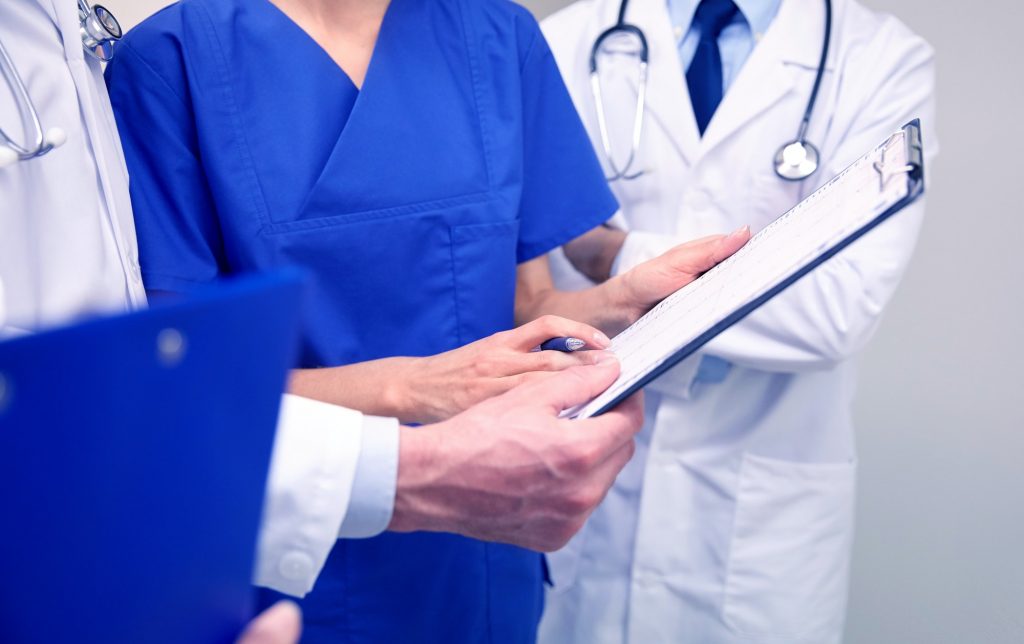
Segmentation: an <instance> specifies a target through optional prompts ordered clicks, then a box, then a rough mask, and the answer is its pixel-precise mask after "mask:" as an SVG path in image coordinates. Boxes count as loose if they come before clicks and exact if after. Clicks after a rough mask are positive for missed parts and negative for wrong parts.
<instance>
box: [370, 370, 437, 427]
mask: <svg viewBox="0 0 1024 644" xmlns="http://www.w3.org/2000/svg"><path fill="white" fill-rule="evenodd" d="M423 360H425V358H389V359H387V362H388V368H387V369H386V370H384V374H385V376H386V377H385V378H383V379H382V380H381V381H380V382H379V383H378V386H379V391H380V392H381V393H380V396H381V400H382V402H383V404H384V408H385V409H386V410H387V413H384V414H378V415H382V416H393V417H395V418H398V419H399V420H400V421H401V422H403V423H410V422H421V421H422V418H419V416H421V414H420V413H419V411H420V405H419V402H418V401H417V394H418V392H419V389H418V388H417V387H414V386H413V384H412V383H414V382H417V381H422V379H421V378H418V377H417V373H418V372H419V371H420V366H421V365H420V363H421V362H422V361H423Z"/></svg>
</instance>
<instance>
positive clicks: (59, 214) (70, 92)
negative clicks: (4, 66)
mask: <svg viewBox="0 0 1024 644" xmlns="http://www.w3.org/2000/svg"><path fill="white" fill-rule="evenodd" d="M0 41H2V42H3V44H4V46H5V47H6V48H7V51H8V53H9V54H10V55H11V57H12V58H13V59H14V62H15V65H16V66H17V68H18V72H19V74H20V75H21V77H22V79H23V80H24V82H25V84H26V85H27V87H28V92H29V94H30V95H31V97H32V99H33V101H34V103H35V105H36V107H37V109H38V110H39V112H40V114H41V117H42V121H43V125H44V128H50V127H54V126H59V127H61V128H63V129H64V130H65V131H66V133H67V135H68V136H67V143H65V144H64V145H63V146H62V147H60V148H58V149H56V150H54V151H52V152H51V153H49V154H48V155H46V156H45V157H42V158H39V159H33V160H31V161H27V162H21V163H16V164H15V165H13V166H11V167H7V168H0V338H3V337H5V336H12V335H17V334H20V333H25V332H29V331H32V330H37V329H40V328H44V327H47V326H52V325H55V324H61V323H66V322H69V321H73V320H75V319H80V318H82V317H85V316H88V315H96V314H98V313H110V312H123V311H127V310H130V309H133V308H135V307H139V306H143V305H144V304H145V291H144V290H143V286H142V280H141V277H140V272H139V264H138V251H137V246H136V242H135V227H134V223H133V219H132V210H131V203H130V201H129V195H128V175H127V170H126V168H125V164H124V159H123V155H122V151H121V145H120V141H119V139H118V137H117V129H116V126H115V123H114V116H113V112H112V111H111V108H110V103H109V100H108V98H107V93H106V87H105V86H104V83H103V76H102V70H101V68H100V65H99V64H98V63H97V62H96V61H94V60H92V59H91V58H88V59H87V58H86V57H85V55H84V51H83V48H82V41H81V37H80V35H79V22H78V10H77V6H76V2H75V1H74V0H2V2H0ZM21 119H22V115H21V113H20V112H19V111H18V110H17V109H16V104H15V102H14V101H13V100H12V98H11V93H10V92H9V90H8V88H7V86H6V83H3V82H0V127H3V128H4V130H5V131H6V132H8V133H9V134H10V135H12V136H13V137H15V138H17V137H19V136H21V135H22V130H21V128H20V126H19V124H20V123H21ZM25 139H27V136H26V137H25ZM362 426H363V417H362V415H361V414H359V413H357V412H353V411H350V410H345V409H341V408H338V407H334V406H331V405H326V404H323V403H319V402H315V401H310V400H304V399H299V398H295V397H291V396H286V397H285V401H284V404H283V406H282V415H281V420H280V423H279V427H278V434H277V438H276V441H275V448H274V453H273V457H272V463H271V471H270V479H269V483H268V490H267V501H266V508H265V511H264V517H263V525H262V529H261V535H260V543H259V549H258V557H257V570H256V578H255V582H256V583H257V584H259V585H264V586H269V587H272V588H275V589H277V590H280V591H282V592H286V593H289V594H292V595H303V594H305V593H306V592H308V591H309V590H310V589H311V588H312V586H313V583H314V581H315V580H316V577H317V575H318V574H319V571H320V569H321V568H322V566H323V564H324V561H325V560H326V558H327V555H328V553H329V552H330V548H331V547H332V546H333V545H334V542H335V541H336V540H337V538H338V531H339V526H340V525H341V523H342V517H343V516H344V514H345V511H346V508H347V507H348V503H349V497H350V493H351V487H352V481H353V476H354V473H355V469H356V460H357V457H358V454H359V448H360V430H361V428H362Z"/></svg>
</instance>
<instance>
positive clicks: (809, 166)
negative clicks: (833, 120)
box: [775, 141, 821, 181]
mask: <svg viewBox="0 0 1024 644" xmlns="http://www.w3.org/2000/svg"><path fill="white" fill-rule="evenodd" d="M820 158H821V155H820V154H819V153H818V148H816V147H814V146H813V145H811V144H810V143H808V142H807V141H793V142H792V143H787V144H786V145H784V146H782V147H781V148H779V151H778V152H777V153H776V154H775V174H777V175H779V177H781V178H782V179H785V180H786V181H803V180H804V179H806V178H807V177H809V176H811V175H812V174H814V173H815V172H817V171H818V165H819V159H820Z"/></svg>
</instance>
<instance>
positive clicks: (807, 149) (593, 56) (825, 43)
mask: <svg viewBox="0 0 1024 644" xmlns="http://www.w3.org/2000/svg"><path fill="white" fill-rule="evenodd" d="M628 6H629V0H622V2H621V3H620V4H619V13H618V17H617V19H616V21H615V24H614V25H612V26H611V27H609V28H608V29H605V30H604V31H603V32H601V34H600V35H599V36H598V37H597V38H596V39H595V40H594V44H593V46H591V48H590V61H589V62H590V65H589V67H590V88H591V93H592V94H593V98H594V103H595V107H596V112H597V125H598V130H599V134H600V138H601V146H602V147H603V148H604V153H605V159H606V161H607V163H608V166H609V167H610V169H611V171H612V176H610V177H606V179H607V180H608V181H609V182H613V181H618V180H620V179H622V180H632V179H636V178H637V177H639V176H641V175H642V174H643V171H642V170H641V171H639V172H630V170H631V168H632V167H633V164H634V163H635V162H636V160H637V158H638V156H639V151H640V142H641V135H642V132H643V123H644V112H645V111H646V94H647V80H648V77H647V74H648V64H649V60H650V49H649V47H648V43H647V37H646V35H645V34H644V32H643V30H642V29H640V28H639V27H637V26H636V25H632V24H629V23H627V22H626V10H627V8H628ZM616 34H629V35H631V36H633V37H635V38H636V39H637V40H638V41H639V42H640V51H639V59H640V69H639V72H638V75H639V83H638V87H637V105H636V108H635V109H636V112H635V114H634V117H633V136H632V138H631V141H630V151H629V156H628V157H627V159H626V162H625V164H623V166H622V167H621V168H620V167H619V166H618V164H617V163H616V161H615V157H614V155H613V154H612V146H611V136H610V134H609V129H608V121H607V116H606V114H605V109H604V97H603V93H602V87H601V78H600V73H599V69H598V55H599V54H600V51H601V47H602V45H604V43H605V41H606V40H608V39H609V38H611V37H612V36H614V35H616ZM831 42H832V0H825V34H824V36H823V38H822V47H821V58H820V60H819V62H818V69H817V72H816V73H815V76H814V85H813V86H812V88H811V93H810V96H809V97H808V99H807V106H806V107H805V108H804V113H803V116H802V118H801V119H800V126H799V128H798V129H797V136H796V139H795V140H793V141H791V142H789V143H786V144H784V145H783V146H782V147H781V148H780V149H779V153H778V154H777V155H776V167H775V172H776V174H777V175H778V176H779V178H781V179H784V180H786V181H803V180H804V179H806V178H808V177H810V176H811V175H813V174H814V173H815V172H817V170H818V166H819V158H820V155H819V153H818V150H817V148H815V147H814V145H812V144H811V143H810V142H809V141H808V140H807V131H808V129H809V128H810V125H811V119H812V118H813V116H814V108H815V105H816V104H817V101H818V94H819V92H820V90H821V84H822V80H823V79H824V76H825V65H826V63H827V61H828V55H829V50H830V47H831ZM794 147H795V148H798V151H802V152H803V160H802V162H801V163H800V164H798V165H794V166H792V167H791V168H783V167H782V166H781V165H780V161H779V160H780V159H783V158H784V156H785V155H784V154H783V153H784V151H786V150H787V149H790V148H794ZM784 170H788V171H789V174H788V176H787V174H785V173H784Z"/></svg>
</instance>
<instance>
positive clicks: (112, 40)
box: [78, 0, 124, 62]
mask: <svg viewBox="0 0 1024 644" xmlns="http://www.w3.org/2000/svg"><path fill="white" fill-rule="evenodd" d="M78 14H79V17H80V18H81V20H82V45H83V46H84V47H85V51H86V52H88V54H89V55H90V56H92V57H93V58H96V59H98V60H101V61H103V62H108V61H109V60H111V59H112V58H113V57H114V45H115V44H116V43H117V41H119V40H121V36H123V35H124V32H123V31H122V30H121V24H120V23H119V22H118V21H117V18H115V17H114V14H112V13H110V10H108V9H107V8H106V7H103V6H101V5H98V4H97V5H93V6H89V3H88V2H85V0H79V2H78Z"/></svg>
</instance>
